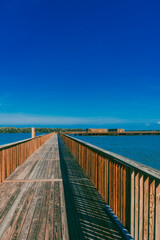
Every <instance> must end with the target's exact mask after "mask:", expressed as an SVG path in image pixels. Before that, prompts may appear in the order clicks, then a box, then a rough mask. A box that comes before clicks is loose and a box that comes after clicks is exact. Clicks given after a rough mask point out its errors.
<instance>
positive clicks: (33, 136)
mask: <svg viewBox="0 0 160 240" xmlns="http://www.w3.org/2000/svg"><path fill="white" fill-rule="evenodd" d="M35 137H36V129H35V128H32V138H35Z"/></svg>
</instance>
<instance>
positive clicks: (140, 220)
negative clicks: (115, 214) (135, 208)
mask: <svg viewBox="0 0 160 240" xmlns="http://www.w3.org/2000/svg"><path fill="white" fill-rule="evenodd" d="M143 183H144V181H143V175H141V176H140V190H139V191H140V203H139V204H140V206H139V208H140V212H139V240H143V227H144V222H143V220H144V215H143V213H144V209H143V208H144V189H143Z"/></svg>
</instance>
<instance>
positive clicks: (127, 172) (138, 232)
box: [61, 134, 160, 240]
mask: <svg viewBox="0 0 160 240" xmlns="http://www.w3.org/2000/svg"><path fill="white" fill-rule="evenodd" d="M61 137H62V138H63V140H64V142H65V143H66V144H67V146H69V145H70V143H72V145H75V144H76V146H77V144H79V146H80V147H79V148H78V151H81V149H82V155H83V154H84V152H83V149H85V153H87V154H85V157H83V158H84V160H85V164H83V169H84V171H85V172H86V174H87V176H88V177H89V178H90V179H91V180H92V183H94V185H95V187H96V188H97V189H98V191H99V193H100V194H101V195H102V197H103V198H104V199H105V200H106V202H107V203H109V205H110V207H111V209H112V210H113V211H114V213H115V214H116V215H117V216H118V218H119V219H120V220H121V222H122V223H123V225H124V226H125V227H126V228H127V229H128V230H130V232H131V235H132V236H133V237H134V239H137V240H138V239H139V240H140V239H141V240H142V239H144V240H150V239H155V238H156V237H157V238H158V234H159V230H158V229H160V226H159V225H160V223H159V220H158V216H157V214H159V208H160V206H159V190H158V189H159V188H158V187H157V186H159V185H160V171H159V170H156V169H153V168H150V167H147V166H145V165H143V164H141V163H138V162H135V161H132V160H130V159H128V158H125V157H123V156H120V155H118V154H115V153H111V152H109V151H106V150H104V149H101V148H99V147H96V146H94V145H92V144H89V143H86V142H84V141H81V140H78V139H75V138H73V137H71V136H68V135H65V134H61ZM71 151H72V149H71ZM76 151H77V150H76V148H74V156H75V158H76V156H77V155H76ZM95 154H97V156H98V157H97V160H96V165H94V160H92V161H91V160H90V159H91V158H90V156H91V155H92V156H94V155H95ZM78 155H80V152H78ZM106 159H108V160H107V161H108V162H107V165H106V164H105V161H106ZM95 166H96V167H95ZM95 169H96V174H95ZM96 175H97V180H96V181H94V179H95V178H96ZM94 176H95V177H94ZM157 208H158V209H157ZM157 232H158V233H157Z"/></svg>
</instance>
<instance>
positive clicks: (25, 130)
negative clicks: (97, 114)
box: [0, 127, 85, 133]
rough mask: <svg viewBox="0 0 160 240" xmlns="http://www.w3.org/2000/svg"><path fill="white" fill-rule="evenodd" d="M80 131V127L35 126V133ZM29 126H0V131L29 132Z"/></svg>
mask: <svg viewBox="0 0 160 240" xmlns="http://www.w3.org/2000/svg"><path fill="white" fill-rule="evenodd" d="M60 131H61V132H71V131H73V132H75V131H76V132H80V131H85V130H84V129H80V128H72V129H70V128H66V129H65V128H36V132H37V133H50V132H60ZM30 132H31V128H15V127H0V133H30Z"/></svg>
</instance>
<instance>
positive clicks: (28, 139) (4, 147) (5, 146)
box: [0, 133, 50, 150]
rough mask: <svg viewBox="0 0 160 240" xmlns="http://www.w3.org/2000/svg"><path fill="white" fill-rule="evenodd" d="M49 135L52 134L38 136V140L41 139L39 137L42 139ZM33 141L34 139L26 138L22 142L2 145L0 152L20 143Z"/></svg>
mask: <svg viewBox="0 0 160 240" xmlns="http://www.w3.org/2000/svg"><path fill="white" fill-rule="evenodd" d="M48 134H50V133H46V134H42V135H39V136H36V138H39V137H42V136H46V135H48ZM32 139H34V138H26V139H24V140H20V141H17V142H12V143H7V144H3V145H0V150H2V149H6V148H9V147H13V146H16V145H18V144H20V143H25V142H28V141H30V140H32Z"/></svg>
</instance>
